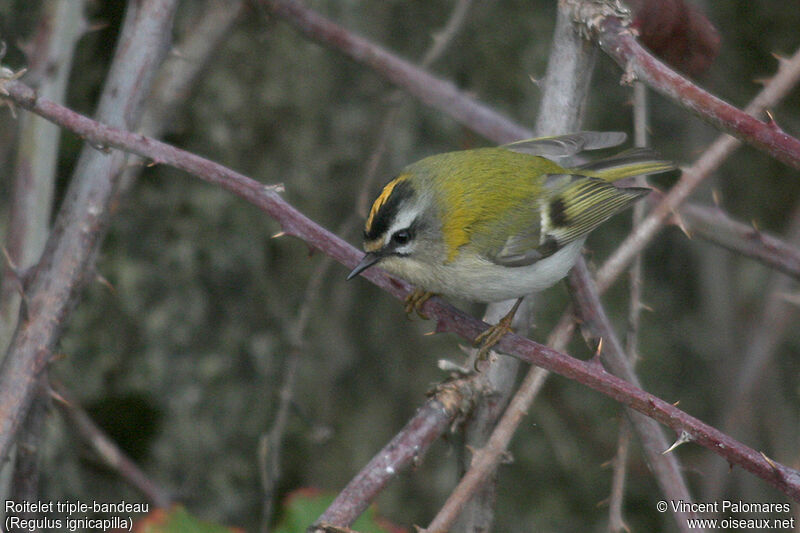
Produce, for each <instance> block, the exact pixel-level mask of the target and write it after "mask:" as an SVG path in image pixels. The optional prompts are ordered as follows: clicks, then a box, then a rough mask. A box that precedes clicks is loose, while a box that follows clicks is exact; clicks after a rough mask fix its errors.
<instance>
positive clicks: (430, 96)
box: [261, 0, 533, 143]
mask: <svg viewBox="0 0 800 533" xmlns="http://www.w3.org/2000/svg"><path fill="white" fill-rule="evenodd" d="M261 2H262V3H263V4H264V5H265V6H266V7H268V8H269V9H271V11H272V12H273V13H275V14H276V15H278V16H279V17H281V18H282V19H284V20H286V21H287V22H289V23H291V24H292V25H293V26H294V27H295V28H297V29H298V30H300V31H302V32H303V33H304V34H305V35H307V36H308V37H310V38H311V39H314V40H316V41H319V42H320V43H322V44H325V45H326V46H330V47H332V48H334V49H336V50H338V51H340V52H342V53H343V54H345V55H346V56H348V57H350V58H351V59H353V60H355V61H357V62H359V63H364V64H366V65H368V66H369V67H370V68H372V69H373V70H375V71H376V72H377V73H379V74H380V75H382V76H384V77H385V78H387V79H388V80H389V81H391V82H392V83H394V84H396V85H397V86H399V87H401V88H403V89H405V90H406V91H408V92H409V93H410V94H412V95H414V96H416V97H417V98H419V99H420V100H421V101H422V102H423V103H425V104H427V105H430V106H432V107H435V108H437V109H440V110H443V111H445V112H446V113H447V114H448V115H450V116H451V117H453V118H454V119H456V120H457V121H459V122H461V123H463V124H464V125H466V126H467V127H469V128H470V129H472V130H473V131H476V132H477V133H479V134H480V135H483V136H484V137H486V138H488V139H492V140H494V141H495V142H497V143H506V142H511V141H515V140H519V139H525V138H529V137H532V136H533V135H532V134H531V131H530V130H529V129H527V128H524V127H522V126H519V125H518V124H515V123H514V122H513V121H511V120H509V119H507V118H504V117H503V116H501V115H500V114H499V113H497V112H496V111H494V110H493V109H491V108H490V107H489V106H486V105H484V104H481V103H479V102H476V101H475V100H474V99H472V98H469V97H468V96H466V94H465V93H463V92H462V91H460V90H459V89H458V88H456V86H455V85H453V84H452V83H450V82H448V81H445V80H442V79H440V78H437V77H435V76H433V75H431V74H428V73H427V72H425V71H424V70H422V69H420V68H419V67H417V66H415V65H413V64H412V63H410V62H408V61H406V60H404V59H400V58H399V57H397V56H395V55H393V54H391V53H390V52H388V51H387V50H385V49H383V48H381V47H379V46H376V45H374V44H372V43H370V42H369V41H367V40H366V39H364V38H362V37H359V36H357V35H355V34H353V33H351V32H349V31H347V30H346V29H344V28H342V27H341V26H339V25H337V24H334V23H333V22H331V21H330V20H328V19H326V18H324V17H322V16H321V15H319V14H318V13H316V12H314V11H313V10H311V9H308V8H307V7H306V6H304V5H302V4H300V3H299V2H296V1H294V0H261Z"/></svg>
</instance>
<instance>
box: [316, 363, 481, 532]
mask: <svg viewBox="0 0 800 533" xmlns="http://www.w3.org/2000/svg"><path fill="white" fill-rule="evenodd" d="M475 390H476V388H475V385H474V383H472V380H471V379H462V380H454V381H450V382H447V383H444V384H442V385H440V386H439V387H438V389H437V390H436V391H435V393H434V394H433V396H432V397H431V398H429V399H428V401H427V402H425V404H424V405H423V406H422V407H420V408H419V409H418V410H417V412H416V414H415V415H414V416H413V417H412V418H411V420H409V421H408V423H407V424H406V425H405V427H404V428H403V429H402V430H401V431H400V432H399V433H397V435H395V437H394V438H393V439H392V440H391V441H390V442H389V443H388V444H387V445H386V446H384V448H383V449H382V450H381V451H380V452H379V453H378V454H376V455H375V456H374V457H373V458H372V460H371V461H370V462H369V463H367V464H366V466H364V468H362V469H361V472H359V473H358V475H356V477H354V478H353V479H352V480H351V481H350V483H348V485H347V487H345V488H344V490H342V491H341V492H340V493H339V495H338V496H336V499H335V500H334V501H333V503H332V504H331V505H330V506H329V507H328V509H327V510H326V511H325V513H323V515H322V516H320V517H319V519H318V520H317V524H323V523H328V524H334V525H337V526H348V525H350V524H352V523H353V522H354V521H355V520H356V518H358V517H359V516H360V515H361V513H362V512H364V510H365V509H366V508H367V505H369V502H371V501H372V500H373V499H374V498H375V497H376V496H377V495H378V494H379V493H380V492H381V491H382V490H383V488H384V487H385V486H386V484H387V483H388V482H389V481H391V480H392V479H394V478H395V476H396V475H397V473H398V472H400V471H401V470H403V469H405V468H407V467H409V466H411V465H416V464H418V463H419V462H420V461H421V460H422V457H423V456H424V455H425V453H426V452H427V450H428V447H430V445H431V444H432V443H433V442H435V441H436V440H437V439H438V438H439V437H440V436H441V435H442V433H444V432H445V431H446V430H447V428H448V427H450V425H451V424H452V423H453V421H454V420H456V419H457V418H458V417H459V416H460V415H462V414H463V413H467V412H469V411H470V410H471V408H472V407H471V404H472V402H473V401H474V392H475ZM309 531H319V529H315V528H309Z"/></svg>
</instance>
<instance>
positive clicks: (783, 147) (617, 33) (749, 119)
mask: <svg viewBox="0 0 800 533" xmlns="http://www.w3.org/2000/svg"><path fill="white" fill-rule="evenodd" d="M578 22H582V23H584V24H585V23H586V22H585V19H584V20H579V21H578ZM626 26H627V25H626V24H625V23H624V22H623V21H622V20H621V19H620V18H618V17H615V16H609V17H606V18H605V19H604V20H603V21H602V22H601V23H600V24H599V25H598V26H597V35H596V41H597V43H598V44H599V45H600V47H601V48H602V49H603V50H604V51H605V52H606V53H607V54H608V55H609V56H611V57H612V58H613V59H614V60H615V61H616V62H617V63H618V64H619V65H620V67H622V69H623V70H624V71H625V79H626V80H628V81H632V80H634V79H636V80H641V81H643V82H645V83H647V85H648V86H650V87H651V88H653V89H654V90H656V91H657V92H659V93H661V94H663V95H664V96H667V97H668V98H671V99H673V100H675V101H676V102H677V103H679V104H680V105H681V106H682V107H684V108H686V109H688V110H689V111H691V112H692V113H694V114H695V115H697V116H698V117H700V118H701V119H703V120H704V121H706V122H708V123H709V124H711V125H712V126H714V127H715V128H717V129H719V130H721V131H724V132H727V133H730V134H731V135H734V136H736V137H737V138H739V139H741V140H742V141H744V142H746V143H748V144H750V145H751V146H754V147H755V148H758V149H759V150H762V151H764V152H766V153H767V154H769V155H770V156H772V157H774V158H775V159H777V160H778V161H782V162H783V163H786V164H787V165H789V166H792V167H794V168H798V169H800V140H798V139H797V138H795V137H792V136H791V135H788V134H786V133H785V132H783V131H782V130H781V129H780V128H779V127H778V125H777V124H776V123H775V122H773V121H768V122H764V121H762V120H759V119H757V118H755V117H754V116H752V115H755V114H757V112H756V111H751V112H750V113H748V112H745V111H742V110H740V109H737V108H736V107H734V106H732V105H730V104H728V103H727V102H724V101H723V100H721V99H719V98H717V97H716V96H714V95H712V94H711V93H709V92H707V91H704V90H703V89H701V88H700V87H698V86H697V85H695V84H693V83H692V82H691V81H689V80H688V79H686V78H684V77H683V76H681V75H680V74H678V73H677V72H675V71H673V70H672V69H670V68H669V67H668V66H666V65H665V64H664V63H662V62H661V61H659V60H658V59H656V58H655V57H654V56H653V55H652V54H651V53H650V52H648V51H647V50H646V49H645V48H644V47H642V45H640V44H639V42H638V41H637V40H636V38H635V36H634V35H633V33H632V32H631V31H630V30H629V29H628V28H627V27H626ZM781 61H782V62H784V61H786V60H781ZM791 85H793V82H792V83H790V84H789V85H787V86H786V87H781V88H780V89H779V88H778V87H774V88H773V89H774V90H778V91H782V92H784V93H785V89H788V88H789V87H791ZM762 109H763V106H762ZM760 111H761V110H759V112H760Z"/></svg>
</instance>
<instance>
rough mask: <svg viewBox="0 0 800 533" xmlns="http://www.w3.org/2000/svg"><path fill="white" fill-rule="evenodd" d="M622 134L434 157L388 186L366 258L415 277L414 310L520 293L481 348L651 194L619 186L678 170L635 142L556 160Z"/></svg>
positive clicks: (370, 227)
mask: <svg viewBox="0 0 800 533" xmlns="http://www.w3.org/2000/svg"><path fill="white" fill-rule="evenodd" d="M625 139H626V135H625V134H624V133H620V132H589V131H587V132H579V133H573V134H569V135H561V136H557V137H544V138H538V139H531V140H525V141H520V142H515V143H511V144H507V145H504V146H500V147H496V148H478V149H474V150H462V151H458V152H449V153H444V154H438V155H434V156H430V157H426V158H425V159H422V160H420V161H418V162H416V163H413V164H411V165H409V166H407V167H406V168H405V169H403V170H402V171H401V172H400V174H399V175H398V176H397V177H396V178H394V179H393V180H391V181H390V182H389V183H387V184H386V186H384V188H383V190H382V191H381V193H380V195H379V196H378V197H377V198H376V199H375V202H374V203H373V204H372V209H370V212H369V216H368V217H367V220H366V224H365V227H364V250H365V251H366V255H364V258H363V259H362V260H361V262H360V263H358V265H357V266H356V267H355V268H354V269H353V270H352V272H350V274H349V275H348V276H347V279H351V278H353V277H355V276H357V275H358V274H359V273H361V272H363V271H364V270H366V269H367V268H369V267H371V266H373V265H376V264H379V265H380V266H381V267H382V268H383V269H385V270H386V271H387V272H389V273H390V274H393V275H395V276H398V277H400V278H402V279H405V280H407V281H409V282H410V283H412V284H414V285H415V286H416V287H417V288H418V289H417V290H416V291H415V292H414V293H412V295H411V296H410V297H409V300H408V303H409V307H407V310H408V311H410V310H412V309H413V307H414V306H416V308H417V310H419V306H420V305H421V303H422V302H424V300H426V299H427V297H428V296H429V295H430V294H444V295H451V296H455V297H458V298H464V299H467V300H472V301H476V302H497V301H501V300H508V299H511V298H517V299H518V301H517V303H516V304H515V305H514V307H513V308H512V310H511V312H510V313H509V314H508V315H507V316H506V317H504V318H503V319H502V320H501V321H500V323H498V325H497V326H495V327H494V328H490V330H487V331H486V332H484V333H483V334H481V335H480V336H479V337H478V339H476V341H482V342H483V346H482V348H481V354H480V355H481V356H482V357H483V356H485V354H486V353H487V352H488V349H489V348H490V347H491V346H492V345H493V344H495V343H496V342H497V341H498V340H499V339H500V337H502V335H504V334H505V333H506V332H507V331H509V329H510V324H511V319H512V318H513V315H514V313H515V312H516V310H517V307H518V306H519V302H520V301H521V299H522V297H524V296H525V295H527V294H529V293H532V292H536V291H540V290H543V289H545V288H547V287H550V286H551V285H553V284H555V283H556V282H557V281H558V280H560V279H561V278H563V277H565V276H566V275H567V273H568V272H569V270H570V268H572V265H573V264H574V263H575V261H576V259H577V257H578V254H579V253H580V251H581V247H582V246H583V243H584V241H585V240H586V237H587V236H588V234H589V233H590V232H591V231H592V230H594V229H595V228H596V227H597V226H599V225H600V224H602V223H603V222H605V221H606V220H607V219H608V218H610V217H611V216H612V215H614V214H615V213H617V212H619V211H621V210H622V209H624V208H626V207H628V206H629V205H631V204H632V203H633V202H634V201H636V200H638V199H639V198H641V197H643V196H644V195H645V194H647V193H648V191H649V189H647V188H642V187H624V188H623V187H616V186H614V185H612V183H611V182H613V181H616V180H619V179H622V178H627V177H632V176H638V175H642V174H653V173H658V172H665V171H668V170H672V169H674V168H675V166H674V165H673V164H672V163H670V162H667V161H662V160H660V159H659V158H658V155H657V154H656V153H655V152H653V151H652V150H649V149H645V148H635V149H630V150H627V151H624V152H622V153H619V154H617V155H614V156H611V157H608V158H606V159H600V160H597V161H593V162H589V163H585V164H582V165H579V166H574V167H567V168H565V167H562V166H560V165H559V164H558V163H557V162H556V161H557V160H558V159H560V158H565V157H571V156H574V155H576V154H578V153H579V152H581V151H584V150H596V149H601V148H610V147H613V146H617V145H619V144H621V143H623V142H624V141H625Z"/></svg>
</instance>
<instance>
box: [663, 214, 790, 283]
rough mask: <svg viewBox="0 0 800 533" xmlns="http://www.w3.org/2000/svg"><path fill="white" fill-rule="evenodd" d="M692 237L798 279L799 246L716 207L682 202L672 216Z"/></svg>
mask: <svg viewBox="0 0 800 533" xmlns="http://www.w3.org/2000/svg"><path fill="white" fill-rule="evenodd" d="M674 221H675V223H676V224H680V226H681V228H683V229H684V230H686V231H688V232H689V234H690V235H692V236H695V235H696V236H698V237H701V238H703V239H705V240H707V241H709V242H711V243H713V244H716V245H719V246H722V247H723V248H726V249H728V250H731V251H732V252H736V253H739V254H741V255H743V256H745V257H750V258H752V259H756V260H757V261H760V262H762V263H764V264H765V265H767V266H769V267H772V268H774V269H775V270H778V271H779V272H783V273H784V274H788V275H789V276H792V277H793V278H795V279H800V248H798V247H797V246H796V245H793V244H792V243H789V242H787V241H785V240H783V239H779V238H777V237H775V236H772V235H770V234H768V233H765V232H763V231H761V230H759V229H758V228H756V227H753V226H752V225H748V224H743V223H742V222H739V221H737V220H734V219H732V218H731V217H729V216H728V215H727V213H725V212H724V211H723V210H722V209H720V208H718V207H707V206H701V205H697V204H689V203H687V204H684V205H683V206H681V208H680V210H679V211H678V216H677V217H675V218H674Z"/></svg>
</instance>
